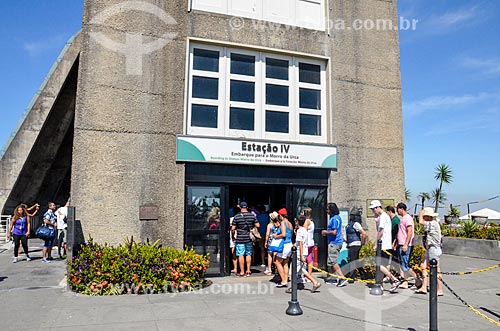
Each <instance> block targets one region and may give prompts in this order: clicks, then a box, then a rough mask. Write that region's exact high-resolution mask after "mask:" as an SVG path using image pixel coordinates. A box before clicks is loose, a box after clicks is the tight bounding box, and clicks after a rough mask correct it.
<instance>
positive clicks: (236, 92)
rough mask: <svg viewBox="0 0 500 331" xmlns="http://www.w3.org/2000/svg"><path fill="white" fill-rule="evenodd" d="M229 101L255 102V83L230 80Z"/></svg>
mask: <svg viewBox="0 0 500 331" xmlns="http://www.w3.org/2000/svg"><path fill="white" fill-rule="evenodd" d="M230 94H231V96H230V100H231V101H240V102H249V103H254V102H255V83H253V82H244V81H240V80H232V79H231V87H230Z"/></svg>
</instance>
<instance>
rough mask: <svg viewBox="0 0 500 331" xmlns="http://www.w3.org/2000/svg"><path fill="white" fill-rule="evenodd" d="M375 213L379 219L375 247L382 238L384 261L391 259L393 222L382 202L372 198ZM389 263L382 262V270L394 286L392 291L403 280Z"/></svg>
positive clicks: (372, 208)
mask: <svg viewBox="0 0 500 331" xmlns="http://www.w3.org/2000/svg"><path fill="white" fill-rule="evenodd" d="M369 208H370V209H371V210H372V211H373V214H374V215H375V216H376V218H375V220H376V221H377V243H376V244H375V247H374V249H377V244H378V241H379V240H382V247H381V248H382V259H383V261H385V262H387V261H389V257H390V255H389V253H388V252H389V251H390V250H391V249H392V222H391V218H390V217H389V215H388V214H387V213H386V212H385V211H384V209H383V208H382V204H381V203H380V201H379V200H372V201H371V202H370V207H369ZM386 265H387V263H381V265H380V272H382V273H383V274H384V275H385V276H386V277H387V278H389V280H390V281H391V284H392V287H391V290H390V292H395V291H396V290H397V289H398V287H399V285H401V283H402V281H401V280H399V279H397V278H396V277H395V276H394V275H393V274H392V273H391V272H390V271H389V269H387V267H386Z"/></svg>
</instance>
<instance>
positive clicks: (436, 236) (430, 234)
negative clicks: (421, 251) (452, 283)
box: [415, 207, 443, 296]
mask: <svg viewBox="0 0 500 331" xmlns="http://www.w3.org/2000/svg"><path fill="white" fill-rule="evenodd" d="M437 216H438V213H436V212H434V209H433V208H432V207H425V208H423V209H422V210H421V211H420V214H418V222H419V223H420V224H421V225H423V226H424V228H425V233H426V236H427V240H426V242H425V248H426V249H427V251H426V252H425V259H424V261H423V262H422V266H421V267H422V277H423V281H422V287H421V288H420V289H419V290H417V291H416V292H415V293H419V294H427V282H428V280H427V279H428V277H427V266H428V265H429V261H430V260H431V259H436V260H437V261H438V266H437V268H438V274H440V273H441V266H440V264H439V256H441V254H442V251H441V227H440V226H439V223H438V221H437V220H436V218H437ZM437 295H439V296H442V295H443V283H442V282H441V279H439V277H438V290H437Z"/></svg>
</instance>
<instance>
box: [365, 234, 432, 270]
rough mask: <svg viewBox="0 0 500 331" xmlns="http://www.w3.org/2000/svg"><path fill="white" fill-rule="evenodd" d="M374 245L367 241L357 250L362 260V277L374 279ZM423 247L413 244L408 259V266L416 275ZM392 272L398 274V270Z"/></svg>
mask: <svg viewBox="0 0 500 331" xmlns="http://www.w3.org/2000/svg"><path fill="white" fill-rule="evenodd" d="M374 247H375V243H374V242H371V241H369V242H367V243H366V244H365V245H363V246H362V247H361V250H360V251H359V258H360V259H362V261H363V274H364V275H363V276H364V277H363V278H364V279H375V272H376V262H375V255H376V252H375V250H374V249H373V248H374ZM424 256H425V248H424V247H423V246H422V245H415V246H413V253H412V256H411V259H410V266H411V267H412V268H413V269H414V271H415V272H416V273H417V275H419V274H421V272H420V271H419V270H420V265H421V264H422V262H423V261H424ZM392 272H393V274H399V270H393V271H392Z"/></svg>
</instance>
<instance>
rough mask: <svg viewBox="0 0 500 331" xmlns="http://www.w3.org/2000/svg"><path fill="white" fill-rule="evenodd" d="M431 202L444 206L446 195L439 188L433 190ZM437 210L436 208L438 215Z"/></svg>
mask: <svg viewBox="0 0 500 331" xmlns="http://www.w3.org/2000/svg"><path fill="white" fill-rule="evenodd" d="M431 200H432V202H433V203H434V204H436V206H439V205H442V204H444V202H445V201H446V194H445V193H444V192H441V191H440V190H439V189H438V188H436V189H434V190H432V192H431ZM437 211H438V210H437V208H436V213H437Z"/></svg>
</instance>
